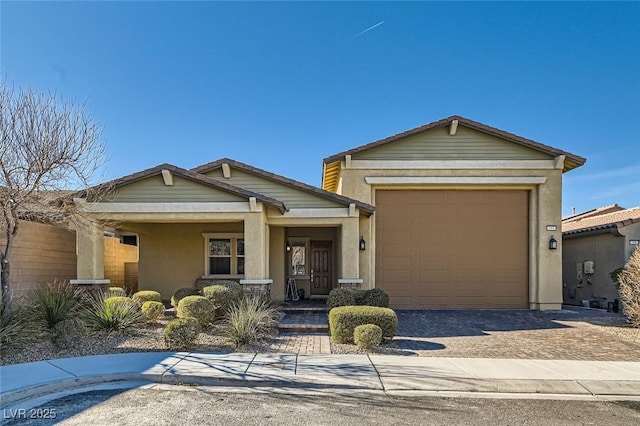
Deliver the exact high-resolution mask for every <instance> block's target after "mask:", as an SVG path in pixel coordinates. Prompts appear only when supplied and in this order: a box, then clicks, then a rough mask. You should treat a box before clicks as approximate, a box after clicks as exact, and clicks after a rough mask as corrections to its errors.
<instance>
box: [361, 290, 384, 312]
mask: <svg viewBox="0 0 640 426" xmlns="http://www.w3.org/2000/svg"><path fill="white" fill-rule="evenodd" d="M363 305H366V306H379V307H381V308H388V307H389V295H388V294H387V293H385V292H384V291H383V290H381V289H379V288H372V289H370V290H365V294H364V303H363Z"/></svg>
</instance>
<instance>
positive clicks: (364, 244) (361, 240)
mask: <svg viewBox="0 0 640 426" xmlns="http://www.w3.org/2000/svg"><path fill="white" fill-rule="evenodd" d="M366 248H367V243H366V242H365V241H364V237H360V250H366Z"/></svg>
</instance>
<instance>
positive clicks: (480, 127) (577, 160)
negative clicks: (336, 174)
mask: <svg viewBox="0 0 640 426" xmlns="http://www.w3.org/2000/svg"><path fill="white" fill-rule="evenodd" d="M453 120H458V124H459V125H462V126H465V127H468V128H470V129H474V130H477V131H479V132H482V133H486V134H489V135H492V136H496V137H498V138H501V139H505V140H507V141H510V142H513V143H517V144H519V145H523V146H525V147H528V148H531V149H534V150H536V151H541V152H543V153H546V154H549V155H553V156H557V155H564V156H566V159H565V162H564V170H563V171H564V172H568V171H569V170H572V169H575V168H576V167H580V166H581V165H583V164H584V163H585V162H586V161H587V160H586V159H585V158H583V157H580V156H578V155H575V154H571V153H570V152H566V151H562V150H560V149H557V148H553V147H550V146H548V145H543V144H541V143H539V142H535V141H533V140H531V139H526V138H523V137H521V136H518V135H514V134H513V133H509V132H505V131H504V130H500V129H496V128H495V127H491V126H487V125H486V124H482V123H479V122H477V121H473V120H470V119H468V118H465V117H461V116H459V115H452V116H450V117H447V118H443V119H441V120H438V121H434V122H431V123H428V124H425V125H423V126H420V127H416V128H414V129H411V130H407V131H405V132H402V133H398V134H395V135H393V136H389V137H387V138H384V139H380V140H377V141H374V142H371V143H368V144H365V145H361V146H359V147H356V148H352V149H349V150H347V151H343V152H340V153H338V154H335V155H331V156H329V157H327V158H325V159H324V160H323V163H324V164H325V165H328V164H330V163H334V162H337V161H341V160H343V159H344V158H345V156H346V155H353V154H356V153H359V152H362V151H366V150H368V149H371V148H375V147H378V146H381V145H385V144H388V143H391V142H395V141H397V140H399V139H402V138H404V137H407V136H411V135H415V134H416V133H421V132H424V131H426V130H430V129H435V128H438V127H444V126H448V125H449V124H451V122H452V121H453Z"/></svg>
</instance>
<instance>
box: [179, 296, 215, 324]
mask: <svg viewBox="0 0 640 426" xmlns="http://www.w3.org/2000/svg"><path fill="white" fill-rule="evenodd" d="M215 313H216V307H215V306H214V305H213V303H211V301H210V300H209V299H207V298H206V297H203V296H187V297H184V298H182V299H181V300H180V303H178V309H177V311H176V316H177V317H178V318H187V317H193V318H195V319H197V320H198V322H199V323H200V325H201V326H203V327H206V326H208V325H209V324H211V321H213V318H214V317H215Z"/></svg>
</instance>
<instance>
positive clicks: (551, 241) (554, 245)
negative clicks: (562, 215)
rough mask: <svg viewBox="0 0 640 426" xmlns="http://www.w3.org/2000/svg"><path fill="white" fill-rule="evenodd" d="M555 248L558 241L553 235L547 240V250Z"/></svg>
mask: <svg viewBox="0 0 640 426" xmlns="http://www.w3.org/2000/svg"><path fill="white" fill-rule="evenodd" d="M557 248H558V241H557V240H556V239H555V238H554V237H551V239H550V240H549V250H556V249H557Z"/></svg>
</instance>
